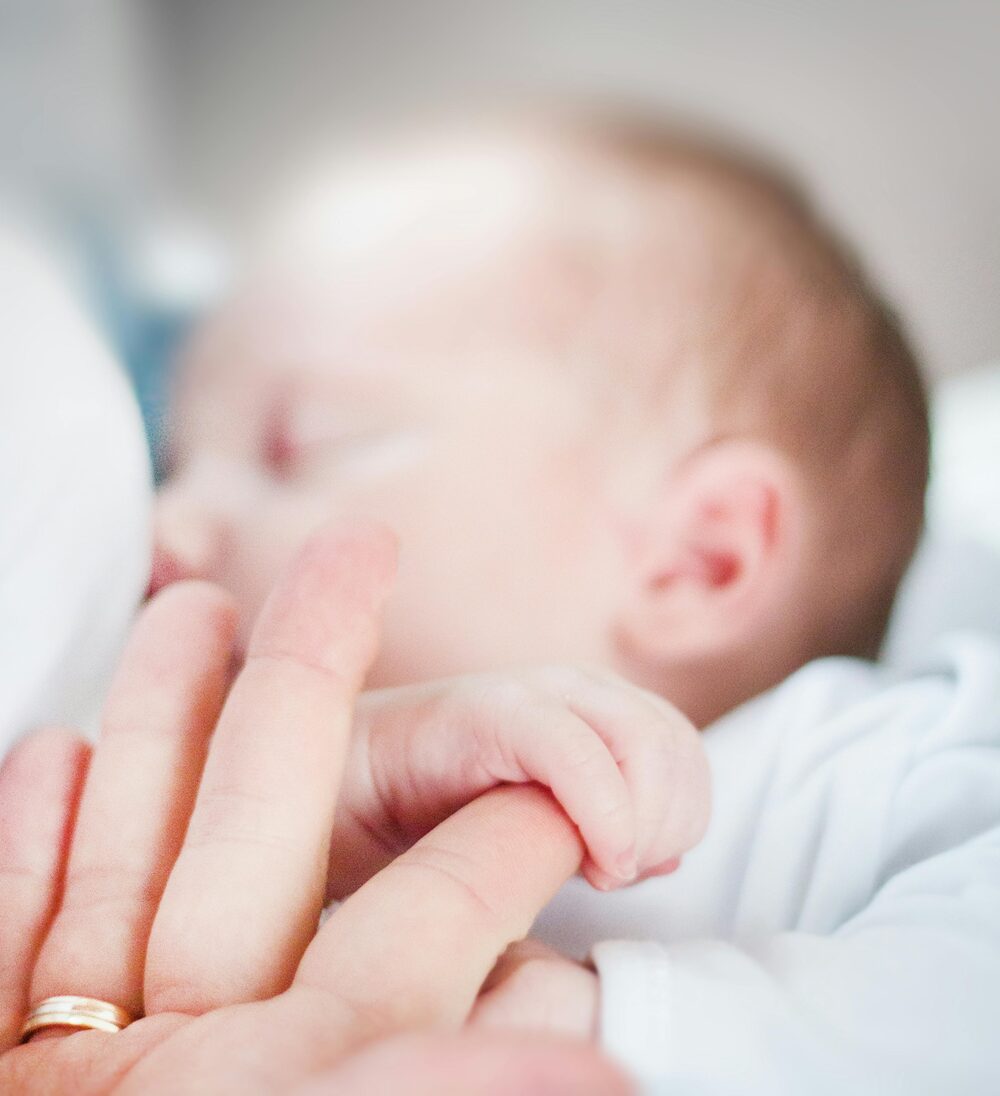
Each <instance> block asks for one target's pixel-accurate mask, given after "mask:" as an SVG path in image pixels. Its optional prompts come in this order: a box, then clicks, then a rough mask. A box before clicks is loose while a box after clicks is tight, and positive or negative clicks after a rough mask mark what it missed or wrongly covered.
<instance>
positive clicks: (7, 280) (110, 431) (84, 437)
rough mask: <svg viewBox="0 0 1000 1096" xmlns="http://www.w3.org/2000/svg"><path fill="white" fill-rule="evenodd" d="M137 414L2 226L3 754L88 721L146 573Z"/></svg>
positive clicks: (118, 379)
mask: <svg viewBox="0 0 1000 1096" xmlns="http://www.w3.org/2000/svg"><path fill="white" fill-rule="evenodd" d="M150 499H151V487H150V474H149V466H148V459H147V455H146V445H145V441H144V439H143V433H142V424H141V421H140V418H139V414H138V410H137V408H136V406H135V403H134V400H133V398H132V395H131V393H130V391H129V387H128V384H127V382H126V380H125V378H124V377H123V376H122V375H121V372H120V370H119V369H118V367H117V364H116V363H115V362H114V360H113V358H112V356H111V354H110V353H109V352H108V350H107V349H106V348H105V347H104V346H103V345H102V343H101V342H100V340H99V339H98V338H97V336H96V334H95V333H94V331H93V329H92V327H91V325H90V324H88V322H87V321H86V319H85V318H84V316H83V314H82V313H81V311H80V310H79V309H78V308H77V307H76V305H75V304H74V303H73V300H72V297H71V295H70V294H69V293H68V292H67V290H66V288H65V285H64V284H63V283H62V281H61V280H60V278H59V277H57V275H56V274H55V272H54V266H53V264H52V263H50V262H48V261H47V260H46V259H45V258H44V257H42V255H41V254H40V252H39V250H38V249H37V247H35V246H29V245H27V244H26V243H25V242H24V241H23V240H22V239H20V238H18V237H17V236H15V234H14V233H13V232H12V231H11V230H10V229H9V228H6V227H4V226H2V225H0V756H2V755H3V754H4V752H5V751H6V749H7V747H8V746H9V745H10V743H11V742H12V741H13V740H14V739H15V738H16V737H18V736H19V735H20V734H22V733H23V732H24V731H26V730H28V729H30V728H31V727H35V726H38V725H40V724H44V723H63V724H64V723H67V722H68V723H70V724H72V725H74V726H78V727H80V726H85V727H86V726H91V725H92V724H93V722H94V719H95V714H96V709H97V707H98V705H99V703H100V700H101V697H102V695H103V693H104V691H105V689H106V687H107V683H108V678H109V674H110V671H111V669H112V667H113V666H114V663H115V661H116V660H117V657H118V653H119V651H120V648H121V644H122V640H123V637H124V635H125V632H126V629H127V626H128V622H129V620H130V619H131V617H132V616H133V614H134V612H135V608H136V605H137V603H138V600H139V597H140V595H141V592H142V589H143V587H144V585H145V582H146V575H147V567H148V559H149V544H148V537H149V533H148V516H149V505H150Z"/></svg>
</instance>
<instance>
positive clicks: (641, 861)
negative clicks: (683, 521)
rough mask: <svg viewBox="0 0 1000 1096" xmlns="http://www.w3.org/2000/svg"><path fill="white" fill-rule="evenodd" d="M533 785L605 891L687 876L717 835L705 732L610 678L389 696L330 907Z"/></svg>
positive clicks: (343, 804) (362, 708) (364, 769)
mask: <svg viewBox="0 0 1000 1096" xmlns="http://www.w3.org/2000/svg"><path fill="white" fill-rule="evenodd" d="M529 782H535V783H539V784H543V785H545V786H546V787H548V788H549V789H550V790H551V792H552V794H553V795H554V796H555V798H556V799H557V800H558V802H559V803H560V805H561V806H562V808H563V810H565V811H566V813H567V814H568V815H569V817H570V818H571V819H572V820H573V822H574V823H575V824H576V826H577V828H578V829H579V831H580V835H581V837H582V839H583V842H584V844H585V845H586V849H587V857H586V859H585V861H584V864H583V867H582V871H583V874H584V875H585V876H586V878H587V879H588V880H589V881H590V883H591V884H592V885H593V886H595V887H598V888H600V889H601V890H611V889H613V888H615V887H618V886H622V885H624V884H626V883H631V882H634V881H635V880H637V879H644V878H647V877H649V876H651V875H663V874H666V873H667V872H669V871H672V870H674V868H676V867H677V864H678V862H679V859H680V857H681V855H682V854H683V853H685V852H687V851H688V850H689V849H691V848H692V847H693V846H694V845H695V844H696V843H697V842H698V841H699V840H700V839H701V837H702V835H703V834H704V832H705V828H706V826H707V824H708V816H709V806H710V789H709V771H708V763H707V760H706V758H705V754H704V751H703V749H702V746H701V740H700V738H699V735H698V732H697V731H696V730H695V728H694V727H693V726H692V724H691V723H690V722H689V721H688V720H687V719H686V718H685V717H684V716H683V715H681V713H680V712H678V711H677V709H676V708H674V707H672V706H671V705H670V704H668V703H667V702H666V701H665V700H663V699H662V698H660V697H658V696H656V695H654V694H653V693H649V692H646V691H645V690H643V689H640V688H638V687H636V686H635V685H632V684H630V683H628V682H626V681H625V680H623V679H621V678H619V677H617V676H615V675H613V674H611V673H609V672H604V671H599V670H591V669H580V668H575V667H568V666H552V667H543V668H538V669H530V670H525V671H520V672H514V673H509V674H482V675H470V676H467V677H459V678H452V679H449V680H446V681H439V682H432V683H429V684H425V685H415V686H407V687H403V688H397V689H385V690H380V691H377V692H370V693H366V694H364V695H363V696H362V697H361V699H360V701H359V703H358V708H357V712H356V717H355V740H354V746H353V751H352V755H351V758H350V760H349V761H348V771H347V774H346V778H345V781H344V785H343V787H344V791H343V792H342V795H341V801H340V804H339V806H338V812H337V819H336V824H335V828H334V835H333V842H332V850H331V856H330V869H331V870H330V886H329V896H330V897H341V896H343V895H344V894H348V893H350V892H351V891H352V890H354V889H355V888H356V887H357V886H359V885H360V884H361V883H362V882H363V881H364V880H365V879H367V878H368V877H369V876H370V875H371V874H372V873H373V872H375V871H376V870H378V868H380V867H381V866H382V865H383V864H385V863H387V862H388V861H389V860H391V859H393V858H394V857H395V856H396V855H398V854H399V852H401V851H402V850H403V849H404V848H407V847H409V846H410V845H411V844H413V842H414V841H416V840H417V839H418V838H419V837H421V836H422V835H423V834H425V833H427V832H428V831H429V830H430V829H432V828H433V827H434V826H435V825H437V823H438V822H440V821H441V820H442V819H443V818H446V817H447V816H448V815H450V814H451V813H453V812H454V811H455V810H457V809H458V808H459V807H461V806H462V805H464V804H465V803H468V802H469V801H470V800H472V799H474V798H476V797H477V796H479V795H481V794H482V793H483V792H485V791H487V790H489V789H490V788H492V787H495V786H496V785H498V784H510V783H515V784H516V783H529Z"/></svg>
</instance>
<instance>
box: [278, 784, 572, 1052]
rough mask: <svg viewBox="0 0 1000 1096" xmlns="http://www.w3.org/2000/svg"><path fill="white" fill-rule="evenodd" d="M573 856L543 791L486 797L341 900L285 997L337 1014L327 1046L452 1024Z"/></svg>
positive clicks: (565, 825)
mask: <svg viewBox="0 0 1000 1096" xmlns="http://www.w3.org/2000/svg"><path fill="white" fill-rule="evenodd" d="M582 855H583V847H582V844H581V841H580V836H579V834H578V832H577V830H576V828H575V827H574V826H573V824H572V823H571V822H570V821H569V819H568V818H567V817H566V816H565V814H563V812H562V811H561V810H560V809H559V807H558V806H557V805H556V803H555V802H554V801H553V799H552V798H551V796H550V795H549V794H548V792H546V791H543V790H542V789H540V788H537V787H534V786H522V787H503V788H498V789H496V790H495V791H492V792H489V793H487V794H486V795H484V796H481V797H480V798H479V799H476V800H474V801H473V802H472V803H470V804H468V806H466V807H463V808H462V810H460V811H458V812H457V813H456V814H454V815H452V817H451V818H449V819H446V820H445V821H444V822H442V823H441V824H440V825H439V826H438V827H437V828H436V829H435V830H433V831H432V832H431V833H429V834H428V835H427V836H426V837H424V838H423V839H422V840H421V841H419V842H418V843H417V844H416V845H414V846H413V848H411V849H410V850H409V851H407V852H405V853H404V854H403V855H402V856H400V857H399V858H398V859H396V860H394V861H393V862H392V863H391V864H389V865H388V866H387V867H385V868H383V869H382V871H381V872H379V874H378V875H376V876H374V877H373V878H372V879H370V880H369V881H368V882H367V883H366V884H365V885H364V886H363V887H362V888H361V889H360V890H358V891H357V892H355V894H353V895H352V896H351V897H350V898H348V899H347V901H346V902H345V903H344V904H343V905H342V906H341V907H340V909H338V910H337V912H336V913H335V914H334V915H333V916H332V917H331V918H330V919H329V920H328V921H327V923H326V924H325V925H324V926H323V928H322V930H321V931H320V933H319V935H318V936H317V937H316V939H315V940H313V942H312V943H311V944H310V946H309V949H308V950H307V951H306V954H305V955H304V956H303V959H302V963H301V964H300V966H299V971H298V974H297V975H296V978H295V983H294V985H293V987H292V989H291V990H290V991H289V994H288V997H289V998H306V997H308V996H309V995H312V996H313V997H314V999H315V1006H316V1008H320V1009H322V1008H323V1007H327V1008H328V1011H329V1014H330V1015H331V1017H334V1016H336V1017H338V1020H337V1025H336V1028H337V1030H335V1031H331V1032H330V1037H331V1041H333V1042H334V1043H336V1045H337V1046H338V1048H340V1049H343V1048H344V1046H345V1044H346V1045H348V1046H349V1045H354V1044H357V1043H361V1042H365V1041H367V1039H369V1038H371V1037H372V1036H375V1035H383V1034H386V1033H388V1032H392V1031H402V1030H406V1029H410V1028H427V1027H442V1026H446V1027H452V1026H455V1025H458V1024H460V1023H461V1022H462V1021H464V1019H465V1018H466V1016H467V1015H468V1013H469V1010H470V1009H471V1007H472V1004H473V1002H474V1001H475V999H476V994H477V993H478V991H479V987H480V986H481V985H482V983H483V981H484V980H485V978H486V976H487V974H488V973H489V972H490V970H491V969H492V968H493V965H494V963H495V962H496V960H497V958H498V957H499V956H500V955H501V953H502V952H503V951H504V950H505V949H506V947H507V946H508V945H509V944H511V943H512V942H513V941H515V940H519V939H521V938H522V937H523V936H525V935H526V934H527V932H528V930H529V929H530V928H531V924H532V922H533V921H534V919H535V917H536V915H537V914H538V912H539V911H540V910H541V909H542V907H543V906H545V905H546V903H547V902H548V901H549V900H550V899H551V898H552V896H553V895H554V894H555V892H556V891H557V890H558V889H559V887H560V886H561V885H562V884H563V883H564V882H565V881H566V880H567V879H568V878H569V877H570V876H571V875H572V874H573V873H574V872H575V871H576V869H577V868H578V867H579V864H580V860H581V857H582ZM290 1003H291V1002H290Z"/></svg>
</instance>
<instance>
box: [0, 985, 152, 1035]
mask: <svg viewBox="0 0 1000 1096" xmlns="http://www.w3.org/2000/svg"><path fill="white" fill-rule="evenodd" d="M131 1023H132V1017H131V1016H129V1014H128V1013H127V1012H126V1011H125V1010H124V1009H123V1008H119V1007H118V1005H112V1004H111V1003H110V1002H109V1001H99V1000H98V999H97V998H96V997H74V996H72V995H67V996H64V997H46V998H45V1000H44V1001H42V1002H41V1004H38V1005H35V1007H34V1008H33V1009H32V1010H31V1012H29V1013H28V1018H27V1020H25V1021H24V1026H23V1027H22V1028H21V1042H22V1043H23V1042H25V1040H27V1039H29V1038H30V1037H31V1036H32V1035H34V1034H35V1032H36V1031H41V1030H42V1028H49V1027H65V1028H76V1029H78V1030H88V1031H107V1032H109V1033H114V1032H116V1031H121V1029H122V1028H124V1027H128V1025H129V1024H131Z"/></svg>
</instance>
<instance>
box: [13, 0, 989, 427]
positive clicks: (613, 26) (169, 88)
mask: <svg viewBox="0 0 1000 1096" xmlns="http://www.w3.org/2000/svg"><path fill="white" fill-rule="evenodd" d="M998 54H1000V4H998V3H996V2H995V0H950V2H946V0H909V2H907V3H901V2H899V0H617V2H610V0H608V2H598V0H505V2H504V3H495V2H493V3H488V2H485V0H297V2H286V3H279V2H277V0H0V157H2V165H0V187H2V188H3V190H5V191H6V192H7V194H8V197H9V198H11V200H16V201H18V202H20V203H21V204H22V205H24V206H28V207H31V210H32V211H33V212H34V214H35V216H36V217H39V218H40V219H41V220H42V221H43V222H44V223H45V224H46V225H47V226H48V227H49V228H50V229H51V230H52V231H53V232H54V233H55V234H56V236H57V237H58V238H59V240H60V241H61V243H62V244H63V245H64V246H65V248H66V250H67V253H68V254H69V255H70V256H71V258H72V261H73V262H74V263H75V265H76V268H77V270H78V272H79V274H80V277H81V279H82V280H83V282H84V283H85V285H86V288H87V290H88V292H89V295H90V298H91V300H92V302H93V304H94V307H95V310H96V311H97V312H98V314H99V316H100V317H101V319H102V322H103V323H104V324H105V327H106V329H107V330H108V331H109V333H110V334H111V336H112V338H113V339H114V340H115V342H116V344H117V346H118V349H119V351H120V352H121V354H122V355H123V356H124V357H125V358H126V359H127V360H128V362H129V363H130V365H131V366H132V367H133V369H134V370H135V371H136V373H137V375H138V377H139V379H140V385H141V390H142V395H143V399H144V402H145V404H146V411H147V414H148V416H149V418H150V421H151V423H152V424H153V425H154V427H155V423H156V418H157V415H158V413H159V411H158V409H159V406H160V401H161V394H160V392H159V378H160V375H161V370H160V366H161V364H162V362H163V361H164V360H166V359H167V358H168V357H169V354H170V351H171V348H172V347H173V346H174V345H175V343H176V340H177V338H178V336H179V334H180V333H181V332H183V330H184V328H185V327H186V325H187V324H188V323H189V322H190V319H191V317H192V316H194V315H196V314H197V313H198V312H199V311H200V310H201V309H202V308H204V307H206V306H207V305H208V304H210V303H211V301H212V300H213V299H214V298H215V297H216V296H217V295H218V294H219V293H221V292H223V291H224V289H225V285H226V283H227V280H228V279H229V278H230V277H231V276H232V272H233V270H235V269H238V264H239V255H240V252H241V248H242V247H243V245H244V243H245V241H246V239H247V234H248V231H249V228H250V226H251V225H252V224H253V223H254V219H255V217H256V215H257V211H258V210H259V209H260V208H261V206H262V204H266V202H267V200H268V199H269V197H270V196H271V195H272V194H273V193H274V191H275V189H276V188H279V187H281V185H282V183H283V181H284V180H285V179H287V178H289V177H291V176H294V175H296V174H301V173H302V172H303V171H305V170H307V167H308V164H309V163H310V162H311V161H313V160H315V159H316V158H317V157H319V156H320V155H321V154H322V152H323V150H324V149H325V148H327V147H329V146H330V145H331V144H334V143H336V142H337V141H338V140H339V139H341V138H342V137H344V136H345V135H348V134H351V135H353V134H355V133H356V132H357V131H358V130H364V129H365V128H367V127H370V126H377V125H380V124H382V123H384V122H387V121H388V122H394V121H396V120H398V119H399V118H400V117H405V116H406V115H407V114H410V113H413V112H421V113H433V112H434V111H435V110H438V109H445V110H454V109H455V108H456V107H461V106H462V105H463V104H465V103H467V102H469V101H470V100H483V101H493V102H495V101H497V100H499V101H501V102H503V101H504V99H505V98H507V99H517V100H518V101H522V100H526V99H529V100H530V98H531V97H532V96H536V95H537V96H543V97H547V98H551V97H553V96H554V95H555V96H561V95H565V96H570V97H585V98H587V99H598V100H600V99H602V98H612V99H615V100H624V101H626V102H635V103H638V104H640V105H645V106H650V105H653V106H657V105H663V106H664V107H667V108H669V109H670V110H671V111H673V112H675V113H676V112H680V113H682V114H683V113H691V114H693V115H694V116H695V117H700V118H704V119H707V120H709V121H715V122H718V123H721V124H723V125H724V126H726V127H727V128H729V129H732V130H735V131H736V132H737V133H739V134H742V135H744V136H746V137H747V138H750V139H751V140H753V141H755V142H756V143H758V144H759V145H761V146H763V147H764V148H765V149H766V150H768V151H770V152H771V153H773V154H776V155H777V156H778V157H779V158H780V159H781V160H783V161H784V162H785V163H786V164H788V165H790V166H791V167H792V168H793V169H794V170H795V171H796V172H797V173H798V174H799V175H800V177H802V178H803V179H804V180H805V181H806V182H807V184H808V185H809V187H810V188H811V190H812V191H813V193H814V194H815V195H816V196H817V197H818V199H819V201H820V204H821V205H822V206H823V207H825V208H826V210H827V211H828V212H829V213H830V214H831V215H832V217H833V218H834V220H835V221H836V222H837V223H838V224H839V225H840V226H841V228H842V229H843V230H844V231H845V232H846V233H847V234H848V236H849V237H850V238H851V239H852V240H853V241H854V242H855V244H856V245H857V246H858V247H859V248H860V249H861V251H862V253H863V254H864V255H865V256H866V258H867V260H868V263H869V265H870V266H871V267H872V268H873V269H874V271H875V273H876V275H877V276H878V277H879V278H880V280H881V281H882V283H883V284H884V285H885V286H886V287H887V289H888V290H889V293H890V295H891V296H892V297H893V298H894V299H895V301H896V302H897V303H898V305H899V307H900V308H901V310H902V311H903V313H904V315H905V316H906V317H907V319H908V320H909V323H910V326H911V329H912V331H913V333H914V335H915V337H916V340H917V343H918V345H919V346H920V347H921V348H922V350H923V352H924V356H925V360H926V362H927V365H928V368H929V369H930V370H931V371H932V372H933V373H934V374H937V375H942V374H946V373H952V372H955V371H958V370H963V369H966V368H968V367H971V366H974V365H977V364H979V363H982V362H984V361H986V360H987V359H989V358H991V357H995V356H996V355H997V352H998V350H1000V307H998V302H1000V124H998V119H997V104H998V103H1000V65H998V63H997V59H998ZM11 196H12V197H11Z"/></svg>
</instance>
